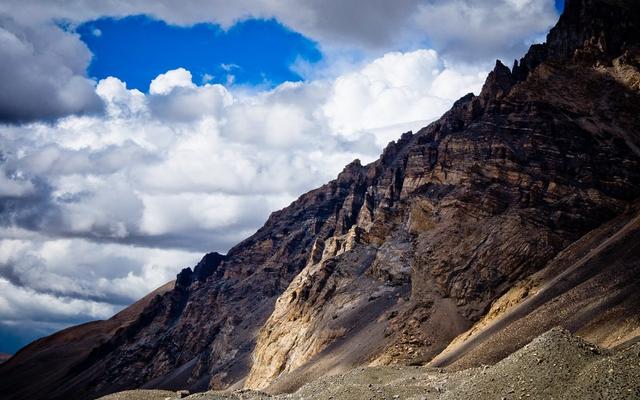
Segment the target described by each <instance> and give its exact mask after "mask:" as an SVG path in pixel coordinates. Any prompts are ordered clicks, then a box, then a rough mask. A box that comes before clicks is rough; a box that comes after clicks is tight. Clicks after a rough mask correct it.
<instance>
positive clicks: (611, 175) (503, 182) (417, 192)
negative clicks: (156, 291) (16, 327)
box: [0, 0, 640, 399]
mask: <svg viewBox="0 0 640 400" xmlns="http://www.w3.org/2000/svg"><path fill="white" fill-rule="evenodd" d="M638 38H640V5H638V3H637V2H635V1H631V0H568V1H567V2H566V9H565V13H564V14H563V16H562V17H561V19H560V21H559V23H558V24H557V26H556V27H555V28H553V30H552V31H551V32H550V34H549V35H548V37H547V43H546V44H543V45H534V46H532V48H531V50H530V51H529V52H528V53H527V55H525V57H524V58H523V59H521V60H520V61H518V62H516V63H515V64H514V66H513V68H511V69H509V68H507V67H506V66H504V65H503V64H502V63H500V62H498V63H497V64H496V67H495V69H494V71H493V72H492V73H491V74H490V75H489V77H488V78H487V81H486V83H485V85H484V87H483V89H482V92H481V93H480V95H479V96H474V95H472V94H469V95H467V96H465V97H463V98H462V99H460V100H459V101H457V102H456V103H455V105H454V106H453V108H452V109H451V110H450V111H449V112H448V113H446V114H445V115H444V116H443V117H442V118H441V119H440V120H438V121H436V122H434V123H432V124H431V125H429V126H428V127H426V128H424V129H422V130H420V131H419V132H417V133H415V134H413V133H406V134H404V135H402V137H401V138H400V139H399V140H398V141H397V142H393V143H391V144H389V146H387V148H386V149H385V150H384V152H383V154H382V155H381V157H380V159H379V160H377V161H376V162H374V163H372V164H369V165H366V166H362V165H361V164H360V162H359V161H357V160H356V161H354V162H353V163H351V164H350V165H348V166H347V167H345V169H344V170H343V172H342V173H341V174H340V175H339V176H338V178H337V179H336V180H334V181H332V182H330V183H328V184H326V185H324V186H322V187H321V188H318V189H316V190H313V191H311V192H309V193H307V194H305V195H303V196H301V197H300V198H299V199H298V200H296V201H295V202H294V203H292V204H291V205H290V206H289V207H287V208H285V209H283V210H281V211H278V212H275V213H273V214H272V215H271V216H270V218H269V219H268V221H267V222H266V224H265V225H264V226H263V227H262V228H261V229H260V230H258V232H256V234H254V235H253V236H251V237H250V238H248V239H246V240H245V241H243V242H241V243H240V244H238V245H237V246H236V247H234V248H233V249H231V250H230V251H229V253H228V254H227V255H225V256H222V255H219V254H217V253H212V254H209V255H207V256H205V257H204V258H203V260H202V261H201V262H200V264H198V266H196V267H195V269H194V270H193V271H192V270H191V269H185V270H183V271H182V272H181V273H180V274H179V275H178V277H177V279H176V284H175V288H173V289H172V290H170V291H167V292H166V293H164V294H160V295H158V296H155V297H153V299H152V300H150V301H149V303H148V305H147V306H146V307H145V308H144V310H143V311H139V312H138V313H137V314H136V316H135V318H134V319H133V321H131V322H129V323H127V324H125V325H123V326H122V327H121V329H118V330H116V331H115V332H111V331H109V332H110V333H109V335H107V336H103V334H102V332H103V331H102V330H100V332H99V333H93V332H87V333H84V331H83V329H84V328H82V327H78V328H72V329H71V330H68V331H67V332H68V333H67V334H66V335H65V336H64V337H65V339H64V345H63V346H62V345H57V346H56V345H49V344H47V343H48V342H46V341H47V340H49V341H50V340H52V339H51V338H48V339H43V342H41V344H42V346H44V347H42V348H43V349H44V350H43V351H46V349H48V348H53V349H56V351H59V353H57V354H58V357H59V358H60V360H62V361H55V360H51V359H47V358H46V357H45V356H44V355H42V354H41V350H39V347H37V346H35V345H37V344H38V342H36V343H35V344H33V345H30V346H28V347H27V348H25V349H23V350H22V351H21V354H22V357H23V358H24V360H25V362H24V363H22V364H18V363H17V362H14V361H15V358H18V357H15V358H14V359H13V360H11V361H10V362H9V363H7V364H5V365H2V366H0V378H1V379H0V390H1V391H2V392H3V393H8V396H7V398H10V399H11V398H15V399H18V398H27V397H28V396H27V395H28V394H34V393H38V394H37V395H33V397H29V398H66V399H69V398H91V397H92V396H97V395H100V394H105V393H109V392H113V391H117V390H122V389H128V388H136V387H147V388H168V389H182V388H189V389H190V390H192V391H194V390H206V389H209V388H214V389H221V388H228V387H231V388H239V387H247V388H256V389H257V388H260V389H263V388H266V390H268V391H270V392H280V391H293V390H295V389H297V388H298V387H300V386H301V385H303V384H304V383H306V382H308V381H311V380H313V379H314V378H317V377H318V376H322V375H325V374H332V373H337V372H344V371H346V370H348V369H350V368H352V367H354V366H357V365H363V364H373V365H379V364H388V363H407V364H423V363H427V362H429V361H431V360H432V359H433V358H434V357H436V356H437V355H438V354H439V353H441V352H442V351H443V350H445V348H447V347H449V348H447V349H446V350H445V352H444V353H442V354H441V355H440V356H439V357H438V358H436V359H435V360H434V361H433V363H435V364H437V365H443V366H444V365H451V366H452V367H456V366H457V367H466V366H475V365H479V363H482V362H495V361H498V360H499V359H501V358H503V357H504V356H506V355H508V354H509V353H511V352H512V351H514V350H516V349H517V348H519V347H521V346H522V345H523V344H525V343H526V342H527V341H528V340H530V339H531V338H532V337H535V336H536V335H537V334H539V333H541V331H540V330H541V329H547V328H548V327H546V325H544V326H542V325H541V326H536V321H540V320H544V318H545V316H549V315H557V316H558V318H556V319H555V320H553V323H554V324H561V325H564V326H565V327H566V328H568V329H570V330H571V331H581V332H587V333H588V334H589V335H590V337H591V338H592V339H593V340H595V341H596V342H597V343H598V344H603V345H612V344H615V343H617V342H618V341H619V340H617V339H616V338H615V337H617V336H620V335H621V334H622V332H626V333H625V334H626V335H628V336H629V335H631V336H632V335H633V332H637V327H638V307H637V304H638V302H639V297H640V294H639V291H638V290H636V288H635V286H634V284H635V282H637V281H638V261H637V260H638V259H640V249H639V248H638V247H637V245H634V243H638V241H637V232H636V230H635V228H634V226H635V225H633V223H632V221H631V220H625V219H624V218H625V217H624V215H625V214H624V213H625V212H627V213H628V214H626V215H627V216H628V215H633V214H634V212H635V211H634V210H635V208H633V207H634V206H633V205H632V204H633V202H634V200H635V199H637V198H638V197H639V196H640V118H639V117H638V116H639V115H640V70H639V67H640V49H639V47H638V46H639V45H640V43H638ZM620 215H622V217H621V216H620ZM612 221H613V222H612ZM625 221H626V222H625ZM604 223H609V224H614V225H610V226H612V227H611V228H607V229H609V230H607V229H604V230H602V229H603V228H602V226H603V224H604ZM615 224H618V225H615ZM620 224H621V225H620ZM629 224H631V225H629ZM607 226H609V225H607ZM599 227H600V229H601V230H600V231H598V228H599ZM613 231H616V232H617V231H620V232H622V233H620V235H619V236H617V237H616V238H613V239H612V240H611V242H607V240H608V239H609V238H610V237H613V236H611V235H612V233H611V232H613ZM590 232H591V233H590ZM585 235H586V236H585ZM634 240H635V241H634ZM605 242H606V243H605ZM596 243H598V246H599V245H602V246H603V247H602V248H600V247H598V248H594V247H593V246H596ZM592 248H593V249H594V251H595V253H593V254H591V253H590V251H591V249H592ZM611 249H613V250H611ZM563 250H564V251H563ZM613 253H615V254H617V255H619V256H620V257H618V256H615V257H613V258H612V254H613ZM614 261H615V262H614ZM583 266H586V267H584V268H583ZM565 272H566V273H567V275H563V274H564V273H565ZM565 277H567V279H565ZM598 277H599V278H598ZM614 277H620V279H619V280H616V279H613V278H614ZM567 282H568V283H567ZM590 285H591V286H590ZM598 285H600V286H598ZM598 288H605V289H606V290H609V291H611V292H607V293H612V294H611V295H605V294H603V293H600V294H599V296H593V297H590V296H589V293H598V292H594V290H596V289H598ZM603 290H604V289H603ZM563 296H564V297H563ZM562 305H566V309H565V308H563V307H562ZM585 308H587V309H590V310H591V311H592V312H584V313H582V314H581V313H580V312H579V311H581V310H584V309H585ZM562 310H565V314H562V313H561V312H560V311H562ZM567 314H568V317H567V318H561V317H560V316H561V315H567ZM500 321H502V322H500ZM549 323H551V322H549ZM610 323H611V324H612V325H611V326H614V327H615V329H616V332H621V333H620V334H616V335H613V336H615V337H612V332H609V331H607V328H606V327H607V326H609V324H610ZM527 324H528V325H527ZM469 329H471V330H470V331H468V330H469ZM81 332H82V333H81ZM629 332H631V333H629ZM76 333H81V334H80V336H81V337H82V338H81V340H82V342H81V343H84V344H82V345H80V344H76V343H77V342H76V341H75V339H68V338H69V337H75V336H74V335H75V334H76ZM98 335H101V336H100V339H99V340H98V339H97V336H98ZM460 335H462V336H460ZM499 335H500V336H499ZM54 337H56V336H55V335H54ZM456 338H457V339H456ZM454 339H456V340H455V341H454V342H453V343H451V342H452V341H453V340H454ZM450 343H451V345H450ZM449 345H450V346H449ZM77 346H80V347H82V349H83V350H82V351H77V350H76V347H77ZM474 352H475V353H474ZM19 354H20V353H19ZM43 363H44V364H46V365H47V366H48V368H50V369H51V370H55V371H56V372H55V373H50V374H47V373H45V372H42V370H38V369H33V370H32V369H31V368H32V367H33V366H35V365H42V364H43ZM59 365H62V367H59ZM33 368H35V367H33ZM19 369H20V371H23V372H19V371H18V370H19ZM39 374H44V375H46V379H42V378H41V377H40V375H39ZM9 377H10V379H9ZM34 380H38V383H36V384H32V385H30V388H31V389H30V390H32V391H31V392H27V391H25V389H24V388H23V389H20V388H21V387H24V383H25V382H33V381H34ZM44 389H46V390H44Z"/></svg>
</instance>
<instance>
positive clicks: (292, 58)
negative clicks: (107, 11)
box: [77, 15, 322, 92]
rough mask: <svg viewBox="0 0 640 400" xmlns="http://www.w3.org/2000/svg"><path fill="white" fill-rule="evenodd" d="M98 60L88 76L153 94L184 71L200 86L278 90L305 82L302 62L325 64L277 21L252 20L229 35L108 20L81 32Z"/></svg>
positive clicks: (199, 27) (214, 28)
mask: <svg viewBox="0 0 640 400" xmlns="http://www.w3.org/2000/svg"><path fill="white" fill-rule="evenodd" d="M77 32H78V33H79V34H80V37H81V39H82V40H83V41H84V42H85V43H86V44H87V46H89V49H90V50H91V52H92V53H93V59H92V62H91V64H90V65H89V69H88V74H89V76H91V77H94V78H96V79H98V80H99V79H103V78H106V77H108V76H115V77H117V78H119V79H120V80H123V81H125V82H127V85H128V87H129V88H136V89H139V90H142V91H145V92H146V91H147V90H148V88H149V82H150V81H151V80H152V79H153V78H155V77H156V76H157V75H159V74H161V73H164V72H166V71H168V70H172V69H176V68H178V67H183V68H185V69H187V70H189V71H191V73H192V75H193V79H194V82H195V83H196V84H201V83H222V84H227V83H229V77H230V76H231V75H232V76H233V83H235V84H240V85H252V86H256V85H261V86H267V87H273V86H275V85H277V84H279V83H281V82H284V81H298V80H301V76H299V75H298V74H297V73H296V72H294V71H293V70H292V68H291V66H292V65H293V64H294V63H295V62H296V61H298V60H301V61H304V62H306V63H311V64H313V63H315V62H317V61H319V60H320V59H321V58H322V54H321V53H320V51H319V50H318V45H317V44H316V43H314V42H313V41H311V40H309V39H307V38H305V37H304V36H302V35H300V34H299V33H295V32H292V31H290V30H289V29H287V28H285V27H284V26H283V25H282V24H280V23H278V22H277V21H276V20H274V19H269V20H259V19H252V20H247V21H243V22H240V23H238V24H236V25H234V26H233V27H231V28H230V29H228V30H223V29H222V28H220V26H218V25H214V24H204V23H201V24H196V25H193V26H189V27H180V26H175V25H168V24H167V23H165V22H163V21H158V20H154V19H151V18H149V17H147V16H143V15H138V16H131V17H126V18H121V19H114V18H102V19H99V20H96V21H90V22H87V23H84V24H82V25H80V26H79V27H78V28H77Z"/></svg>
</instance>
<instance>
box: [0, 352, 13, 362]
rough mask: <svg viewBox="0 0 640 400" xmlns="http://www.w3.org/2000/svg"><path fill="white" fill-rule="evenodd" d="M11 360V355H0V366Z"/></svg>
mask: <svg viewBox="0 0 640 400" xmlns="http://www.w3.org/2000/svg"><path fill="white" fill-rule="evenodd" d="M10 358H11V354H5V353H0V364H2V363H3V362H5V361H7V360H8V359H10Z"/></svg>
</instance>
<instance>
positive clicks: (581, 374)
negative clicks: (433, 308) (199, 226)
mask: <svg viewBox="0 0 640 400" xmlns="http://www.w3.org/2000/svg"><path fill="white" fill-rule="evenodd" d="M177 398H180V397H179V396H178V395H177V394H175V393H173V392H163V391H130V392H122V393H117V394H114V395H110V396H106V397H103V398H102V400H165V399H177ZM186 398H187V399H200V400H217V399H251V400H254V399H255V400H257V399H282V400H284V399H290V400H302V399H318V400H320V399H336V400H337V399H345V400H355V399H423V400H432V399H433V400H436V399H437V400H464V399H469V400H471V399H473V400H478V399H509V400H511V399H540V400H543V399H567V400H569V399H585V400H590V399H594V400H595V399H611V400H616V399H625V400H632V399H640V342H635V343H632V344H629V345H626V346H625V345H623V346H621V347H620V348H619V349H617V350H615V351H613V350H605V349H602V348H599V347H598V346H595V345H593V344H591V343H588V342H586V341H584V340H582V339H581V338H579V337H577V336H574V335H572V334H571V333H570V332H568V331H566V330H564V329H561V328H554V329H552V330H550V331H548V332H546V333H545V334H543V335H541V336H539V337H537V338H536V339H534V340H533V341H532V342H531V343H529V344H528V345H526V346H524V347H523V348H522V349H520V350H518V351H517V352H515V353H513V354H512V355H510V356H509V357H507V358H505V359H504V360H502V361H500V362H499V363H497V364H495V365H493V366H485V367H482V368H473V369H467V370H464V371H459V372H447V371H445V370H442V369H434V368H427V367H404V366H394V367H373V368H357V369H355V370H353V371H351V372H348V373H346V374H342V375H336V376H331V377H324V378H321V379H318V380H316V381H314V382H311V383H309V384H307V385H305V386H303V387H302V388H301V389H300V390H298V391H297V392H295V393H293V394H282V395H277V396H270V395H268V394H265V393H259V392H253V391H236V392H232V393H219V392H218V393H215V392H207V393H198V394H193V395H191V396H188V397H186Z"/></svg>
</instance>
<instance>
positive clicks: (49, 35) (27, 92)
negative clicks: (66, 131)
mask: <svg viewBox="0 0 640 400" xmlns="http://www.w3.org/2000/svg"><path fill="white" fill-rule="evenodd" d="M0 59H1V60H2V62H1V63H0V122H2V121H4V122H20V121H30V120H35V119H54V118H57V117H60V116H64V115H68V114H73V113H87V112H96V111H99V110H100V109H101V107H102V103H101V101H100V98H99V97H98V96H97V95H96V93H95V90H94V83H93V82H92V81H91V80H89V79H87V78H86V75H85V71H86V68H87V66H88V65H89V61H90V59H91V53H90V52H89V50H88V49H87V47H86V46H85V45H84V44H83V43H82V42H81V41H80V40H79V39H78V37H77V36H76V35H75V34H73V33H69V32H66V31H64V30H62V29H61V28H59V27H57V26H55V25H53V24H52V23H46V24H41V25H34V26H29V25H23V24H21V23H19V22H17V21H15V20H14V19H13V18H11V17H9V16H8V15H4V14H2V13H0Z"/></svg>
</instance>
